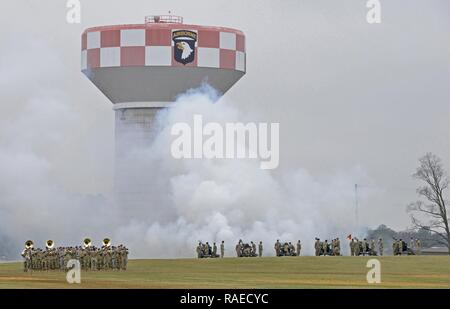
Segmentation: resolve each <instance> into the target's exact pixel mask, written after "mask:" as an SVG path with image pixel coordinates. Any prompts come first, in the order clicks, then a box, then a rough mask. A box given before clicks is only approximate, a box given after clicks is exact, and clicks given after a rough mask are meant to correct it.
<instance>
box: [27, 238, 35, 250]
mask: <svg viewBox="0 0 450 309" xmlns="http://www.w3.org/2000/svg"><path fill="white" fill-rule="evenodd" d="M33 246H34V243H33V241H32V240H27V241H26V242H25V249H31V248H33Z"/></svg>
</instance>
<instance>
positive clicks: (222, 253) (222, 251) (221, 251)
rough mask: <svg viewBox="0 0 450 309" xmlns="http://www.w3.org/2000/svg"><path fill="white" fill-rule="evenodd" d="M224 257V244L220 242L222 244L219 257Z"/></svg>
mask: <svg viewBox="0 0 450 309" xmlns="http://www.w3.org/2000/svg"><path fill="white" fill-rule="evenodd" d="M224 255H225V244H224V242H223V241H222V243H221V244H220V257H221V258H223V256H224Z"/></svg>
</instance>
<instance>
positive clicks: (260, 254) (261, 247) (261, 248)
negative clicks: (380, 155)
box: [258, 241, 264, 257]
mask: <svg viewBox="0 0 450 309" xmlns="http://www.w3.org/2000/svg"><path fill="white" fill-rule="evenodd" d="M263 249H264V248H263V243H262V241H260V242H259V245H258V255H259V257H262V254H263Z"/></svg>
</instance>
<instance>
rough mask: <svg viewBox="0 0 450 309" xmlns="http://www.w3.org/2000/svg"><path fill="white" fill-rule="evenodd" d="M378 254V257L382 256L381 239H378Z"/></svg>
mask: <svg viewBox="0 0 450 309" xmlns="http://www.w3.org/2000/svg"><path fill="white" fill-rule="evenodd" d="M378 252H379V253H380V256H383V240H382V239H381V238H380V239H378Z"/></svg>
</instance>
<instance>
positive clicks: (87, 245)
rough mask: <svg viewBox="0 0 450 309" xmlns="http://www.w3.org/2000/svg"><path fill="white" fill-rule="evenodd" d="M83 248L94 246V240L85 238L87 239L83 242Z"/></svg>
mask: <svg viewBox="0 0 450 309" xmlns="http://www.w3.org/2000/svg"><path fill="white" fill-rule="evenodd" d="M83 246H84V247H85V248H88V247H90V246H92V240H91V239H90V238H85V239H84V240H83Z"/></svg>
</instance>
